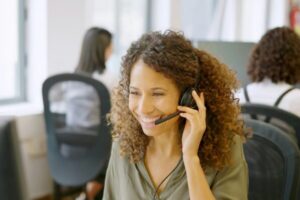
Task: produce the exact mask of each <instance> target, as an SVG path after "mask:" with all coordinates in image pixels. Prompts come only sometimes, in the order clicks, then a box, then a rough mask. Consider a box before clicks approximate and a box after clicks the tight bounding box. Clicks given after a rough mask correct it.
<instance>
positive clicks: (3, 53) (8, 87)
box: [0, 0, 25, 104]
mask: <svg viewBox="0 0 300 200" xmlns="http://www.w3.org/2000/svg"><path fill="white" fill-rule="evenodd" d="M24 19H25V15H24V0H9V1H7V0H0V27H2V29H1V32H0V44H1V45H0V81H1V82H0V104H4V103H12V102H16V101H22V100H24V99H25V84H24V83H25V80H24V78H25V73H24V67H25V56H24V55H25V53H24V43H25V42H24V35H25V34H24Z"/></svg>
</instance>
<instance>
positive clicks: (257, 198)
mask: <svg viewBox="0 0 300 200" xmlns="http://www.w3.org/2000/svg"><path fill="white" fill-rule="evenodd" d="M245 124H246V127H250V128H251V129H252V131H253V136H252V138H250V139H248V140H247V142H246V143H245V144H244V153H245V158H246V160H247V164H248V168H249V195H248V197H249V200H276V199H278V200H290V199H296V196H297V193H298V191H299V189H300V188H299V183H300V152H299V149H298V148H297V146H296V144H295V143H293V142H292V141H291V139H290V138H289V137H288V136H287V135H286V134H285V133H283V131H282V130H280V129H279V128H277V127H275V126H273V125H271V124H267V123H264V122H262V121H258V120H252V119H245Z"/></svg>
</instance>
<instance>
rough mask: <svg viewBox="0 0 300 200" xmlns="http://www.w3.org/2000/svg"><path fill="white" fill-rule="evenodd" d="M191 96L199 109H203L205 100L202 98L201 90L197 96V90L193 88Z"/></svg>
mask: <svg viewBox="0 0 300 200" xmlns="http://www.w3.org/2000/svg"><path fill="white" fill-rule="evenodd" d="M192 96H193V98H194V100H195V102H196V104H197V107H198V109H199V111H200V110H202V109H205V100H204V94H203V92H201V93H200V95H199V96H198V94H197V92H196V91H195V90H193V91H192Z"/></svg>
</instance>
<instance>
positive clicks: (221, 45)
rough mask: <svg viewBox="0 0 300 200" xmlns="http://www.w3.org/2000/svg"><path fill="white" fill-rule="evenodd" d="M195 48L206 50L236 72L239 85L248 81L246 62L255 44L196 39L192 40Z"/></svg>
mask: <svg viewBox="0 0 300 200" xmlns="http://www.w3.org/2000/svg"><path fill="white" fill-rule="evenodd" d="M193 45H194V46H195V47H196V48H199V49H202V50H205V51H207V52H208V53H210V54H212V55H213V56H215V57H216V58H218V59H219V60H220V61H221V62H222V63H224V64H226V65H227V66H228V67H229V68H231V69H233V70H234V71H235V72H236V73H237V78H238V79H239V81H240V83H241V87H243V86H245V85H247V84H248V83H250V80H249V78H248V76H247V69H246V67H247V63H248V60H249V56H250V53H251V51H252V49H253V47H254V45H255V43H251V42H221V41H197V42H193Z"/></svg>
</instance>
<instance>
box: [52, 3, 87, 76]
mask: <svg viewBox="0 0 300 200" xmlns="http://www.w3.org/2000/svg"><path fill="white" fill-rule="evenodd" d="M87 2H88V1H86V0H76V1H73V0H49V1H48V3H47V5H48V16H47V22H48V37H47V42H48V75H52V74H56V73H60V72H65V71H70V72H71V71H73V70H74V68H75V66H76V64H77V61H78V57H79V51H80V45H81V41H82V38H83V35H84V32H85V28H86V18H85V17H86V14H85V13H86V9H85V8H86V3H87Z"/></svg>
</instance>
